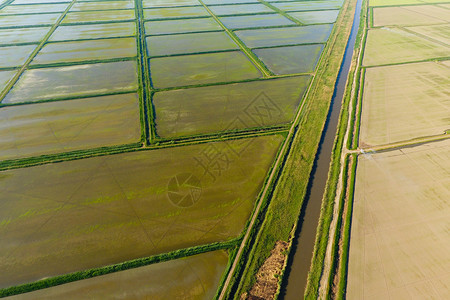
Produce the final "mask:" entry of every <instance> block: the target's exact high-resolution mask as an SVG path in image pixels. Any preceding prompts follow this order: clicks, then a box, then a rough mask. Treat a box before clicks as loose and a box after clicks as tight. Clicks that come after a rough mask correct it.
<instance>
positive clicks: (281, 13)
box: [258, 0, 304, 25]
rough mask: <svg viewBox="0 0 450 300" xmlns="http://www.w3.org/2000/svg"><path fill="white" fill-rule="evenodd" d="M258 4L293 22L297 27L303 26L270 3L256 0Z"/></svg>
mask: <svg viewBox="0 0 450 300" xmlns="http://www.w3.org/2000/svg"><path fill="white" fill-rule="evenodd" d="M258 1H259V2H261V3H262V4H264V5H265V6H267V7H268V8H270V9H273V10H274V11H276V12H277V13H279V14H280V15H282V16H283V17H285V18H287V19H289V20H290V21H292V22H294V23H295V24H297V25H304V24H303V23H302V22H300V21H299V20H297V19H296V18H294V17H292V16H291V15H289V14H287V13H286V12H285V11H283V10H281V9H279V8H278V7H276V6H273V5H272V4H271V3H269V2H267V1H264V0H258Z"/></svg>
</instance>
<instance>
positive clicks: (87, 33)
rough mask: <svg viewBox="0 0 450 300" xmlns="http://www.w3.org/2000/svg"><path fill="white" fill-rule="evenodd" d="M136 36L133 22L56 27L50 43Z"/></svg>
mask: <svg viewBox="0 0 450 300" xmlns="http://www.w3.org/2000/svg"><path fill="white" fill-rule="evenodd" d="M133 35H136V24H135V23H134V22H124V23H109V24H108V23H107V24H89V25H71V26H58V28H57V29H56V30H55V32H54V33H53V34H52V35H51V36H50V39H49V40H50V41H66V40H81V39H99V38H112V37H122V36H133Z"/></svg>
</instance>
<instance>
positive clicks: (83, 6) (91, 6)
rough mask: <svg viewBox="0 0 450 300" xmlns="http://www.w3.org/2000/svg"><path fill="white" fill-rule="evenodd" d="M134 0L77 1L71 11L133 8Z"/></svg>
mask: <svg viewBox="0 0 450 300" xmlns="http://www.w3.org/2000/svg"><path fill="white" fill-rule="evenodd" d="M132 8H134V1H103V2H102V1H99V2H76V3H75V4H74V5H73V6H72V8H71V9H70V11H89V10H113V9H132Z"/></svg>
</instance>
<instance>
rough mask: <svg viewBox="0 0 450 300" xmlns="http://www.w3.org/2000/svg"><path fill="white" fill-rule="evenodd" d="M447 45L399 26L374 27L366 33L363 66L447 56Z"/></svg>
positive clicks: (448, 51) (449, 50)
mask: <svg viewBox="0 0 450 300" xmlns="http://www.w3.org/2000/svg"><path fill="white" fill-rule="evenodd" d="M449 53H450V49H449V47H446V46H444V45H440V44H438V43H435V42H432V41H429V40H427V39H425V38H421V37H420V36H417V35H415V34H412V33H409V32H407V31H405V30H403V29H401V28H388V27H383V28H374V29H370V30H369V31H368V34H367V42H366V48H365V51H364V59H363V65H364V66H377V65H384V64H398V63H406V62H414V61H421V60H427V59H431V58H441V57H448V56H449Z"/></svg>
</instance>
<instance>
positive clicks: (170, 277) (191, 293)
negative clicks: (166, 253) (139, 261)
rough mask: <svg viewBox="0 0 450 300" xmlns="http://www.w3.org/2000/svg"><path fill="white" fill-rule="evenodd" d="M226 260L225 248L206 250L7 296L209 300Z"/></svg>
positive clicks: (19, 299)
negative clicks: (223, 249)
mask: <svg viewBox="0 0 450 300" xmlns="http://www.w3.org/2000/svg"><path fill="white" fill-rule="evenodd" d="M227 262H228V255H227V254H226V252H225V251H214V252H208V253H203V254H199V255H195V256H190V257H187V258H184V259H176V260H171V261H167V262H162V263H158V264H153V265H149V266H146V267H141V268H136V269H132V270H127V271H122V272H117V273H112V274H108V275H104V276H99V277H94V278H90V279H86V280H80V281H75V282H72V283H68V284H63V285H59V286H56V287H52V288H48V289H44V290H39V291H35V292H31V293H27V294H23V295H18V296H14V297H11V298H10V299H15V300H28V299H33V300H35V299H119V298H120V299H205V300H206V299H212V298H213V297H214V294H215V292H216V290H217V287H218V285H219V281H220V278H221V276H222V273H223V272H224V270H225V267H226V265H227Z"/></svg>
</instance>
